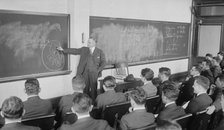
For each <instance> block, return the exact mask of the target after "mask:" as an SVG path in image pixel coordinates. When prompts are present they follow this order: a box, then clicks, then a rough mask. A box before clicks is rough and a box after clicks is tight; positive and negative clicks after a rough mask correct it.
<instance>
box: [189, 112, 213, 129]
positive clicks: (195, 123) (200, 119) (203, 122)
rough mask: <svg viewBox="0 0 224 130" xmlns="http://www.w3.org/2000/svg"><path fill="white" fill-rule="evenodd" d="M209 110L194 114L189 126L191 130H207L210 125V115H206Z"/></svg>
mask: <svg viewBox="0 0 224 130" xmlns="http://www.w3.org/2000/svg"><path fill="white" fill-rule="evenodd" d="M206 111H207V110H203V111H200V112H197V113H195V114H193V116H192V117H191V119H190V122H189V124H188V129H189V130H207V128H208V124H209V123H210V117H211V116H210V115H208V114H207V113H206Z"/></svg>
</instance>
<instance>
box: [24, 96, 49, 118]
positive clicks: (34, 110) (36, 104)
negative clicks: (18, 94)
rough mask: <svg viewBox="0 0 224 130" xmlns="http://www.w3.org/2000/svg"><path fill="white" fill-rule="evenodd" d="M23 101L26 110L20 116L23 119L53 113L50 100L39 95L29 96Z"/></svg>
mask: <svg viewBox="0 0 224 130" xmlns="http://www.w3.org/2000/svg"><path fill="white" fill-rule="evenodd" d="M23 103H24V109H25V110H26V112H25V115H24V116H23V117H22V118H23V119H27V118H33V117H38V116H45V115H50V114H52V113H53V108H52V104H51V102H50V101H49V100H44V99H41V98H40V97H39V96H35V97H30V98H28V99H27V100H26V101H25V102H23Z"/></svg>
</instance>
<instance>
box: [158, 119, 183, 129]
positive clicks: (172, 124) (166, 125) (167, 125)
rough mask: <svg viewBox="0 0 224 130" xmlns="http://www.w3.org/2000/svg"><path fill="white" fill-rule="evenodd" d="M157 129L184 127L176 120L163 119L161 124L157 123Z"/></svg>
mask: <svg viewBox="0 0 224 130" xmlns="http://www.w3.org/2000/svg"><path fill="white" fill-rule="evenodd" d="M156 130H182V128H181V126H180V125H179V124H178V123H177V122H175V121H169V120H162V121H161V122H160V123H159V124H157V126H156Z"/></svg>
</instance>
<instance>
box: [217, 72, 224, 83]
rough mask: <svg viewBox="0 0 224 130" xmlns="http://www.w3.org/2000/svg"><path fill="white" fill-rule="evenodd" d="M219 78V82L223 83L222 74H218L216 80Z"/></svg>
mask: <svg viewBox="0 0 224 130" xmlns="http://www.w3.org/2000/svg"><path fill="white" fill-rule="evenodd" d="M218 78H219V80H220V82H223V83H224V74H220V75H219V76H217V77H216V80H217V79H218Z"/></svg>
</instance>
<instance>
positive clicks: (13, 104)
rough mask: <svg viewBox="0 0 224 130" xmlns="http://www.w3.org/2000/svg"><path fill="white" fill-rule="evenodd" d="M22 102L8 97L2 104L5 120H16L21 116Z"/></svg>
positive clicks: (14, 97)
mask: <svg viewBox="0 0 224 130" xmlns="http://www.w3.org/2000/svg"><path fill="white" fill-rule="evenodd" d="M23 107H24V106H23V102H22V100H21V99H20V98H18V97H16V96H12V97H9V98H7V99H5V100H4V102H3V103H2V113H3V116H4V117H5V118H8V119H18V118H21V117H22V115H23Z"/></svg>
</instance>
